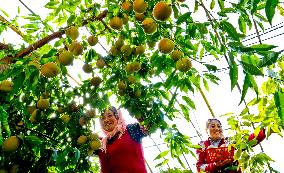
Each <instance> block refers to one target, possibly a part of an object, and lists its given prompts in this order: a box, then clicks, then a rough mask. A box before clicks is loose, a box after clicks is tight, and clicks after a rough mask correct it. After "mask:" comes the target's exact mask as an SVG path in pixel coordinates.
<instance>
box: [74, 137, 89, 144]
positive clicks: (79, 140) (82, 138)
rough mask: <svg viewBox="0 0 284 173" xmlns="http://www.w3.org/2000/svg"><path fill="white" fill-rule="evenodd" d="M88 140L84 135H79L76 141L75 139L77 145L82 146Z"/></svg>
mask: <svg viewBox="0 0 284 173" xmlns="http://www.w3.org/2000/svg"><path fill="white" fill-rule="evenodd" d="M87 140H88V138H87V137H86V136H85V135H81V136H80V137H79V138H78V139H77V144H78V145H83V144H84V143H86V142H87Z"/></svg>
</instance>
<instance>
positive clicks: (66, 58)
mask: <svg viewBox="0 0 284 173" xmlns="http://www.w3.org/2000/svg"><path fill="white" fill-rule="evenodd" d="M73 60H74V56H73V54H72V53H71V52H69V51H63V52H62V53H60V54H59V56H58V61H59V62H60V64H62V65H64V66H68V65H71V64H73Z"/></svg>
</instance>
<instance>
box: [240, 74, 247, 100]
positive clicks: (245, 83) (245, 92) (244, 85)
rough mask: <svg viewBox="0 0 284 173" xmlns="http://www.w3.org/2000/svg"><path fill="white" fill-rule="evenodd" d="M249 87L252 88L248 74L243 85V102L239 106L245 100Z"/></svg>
mask: <svg viewBox="0 0 284 173" xmlns="http://www.w3.org/2000/svg"><path fill="white" fill-rule="evenodd" d="M249 87H250V77H249V74H246V76H245V80H244V84H243V89H242V96H241V101H240V103H239V105H240V104H241V103H242V102H243V100H244V99H245V96H246V94H247V91H248V89H249Z"/></svg>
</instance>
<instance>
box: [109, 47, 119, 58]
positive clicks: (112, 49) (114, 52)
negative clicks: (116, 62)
mask: <svg viewBox="0 0 284 173" xmlns="http://www.w3.org/2000/svg"><path fill="white" fill-rule="evenodd" d="M109 53H110V54H111V55H113V56H117V55H118V54H119V53H120V51H119V50H118V49H117V48H116V47H115V46H111V48H110V50H109Z"/></svg>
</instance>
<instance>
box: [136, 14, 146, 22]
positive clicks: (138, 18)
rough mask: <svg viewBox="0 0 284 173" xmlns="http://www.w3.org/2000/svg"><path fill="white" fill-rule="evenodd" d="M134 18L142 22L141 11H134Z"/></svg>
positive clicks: (143, 16) (143, 17) (142, 15)
mask: <svg viewBox="0 0 284 173" xmlns="http://www.w3.org/2000/svg"><path fill="white" fill-rule="evenodd" d="M135 18H136V20H138V21H140V22H142V21H143V20H144V19H145V15H144V14H143V13H136V12H135Z"/></svg>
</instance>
